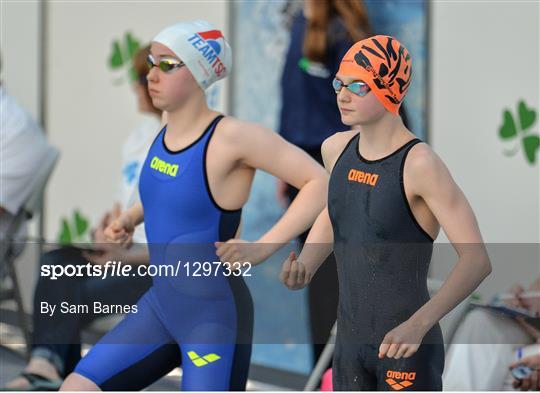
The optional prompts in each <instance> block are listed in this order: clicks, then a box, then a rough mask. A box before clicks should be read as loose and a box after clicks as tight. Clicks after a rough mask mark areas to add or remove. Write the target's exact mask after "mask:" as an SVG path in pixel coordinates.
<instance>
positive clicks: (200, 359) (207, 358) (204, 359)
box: [188, 351, 221, 367]
mask: <svg viewBox="0 0 540 393" xmlns="http://www.w3.org/2000/svg"><path fill="white" fill-rule="evenodd" d="M188 356H189V358H190V359H191V361H192V362H193V364H194V365H195V366H197V367H202V366H206V365H207V364H209V363H214V362H216V361H218V360H219V359H221V357H220V356H218V355H216V354H215V353H209V354H208V355H204V356H199V355H197V352H194V351H189V352H188Z"/></svg>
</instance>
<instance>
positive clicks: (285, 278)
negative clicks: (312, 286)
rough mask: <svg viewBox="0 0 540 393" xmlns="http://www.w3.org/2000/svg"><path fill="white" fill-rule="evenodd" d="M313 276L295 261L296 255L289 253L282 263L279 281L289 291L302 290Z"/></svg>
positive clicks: (300, 263) (301, 264)
mask: <svg viewBox="0 0 540 393" xmlns="http://www.w3.org/2000/svg"><path fill="white" fill-rule="evenodd" d="M312 277H313V274H312V273H311V272H310V271H309V270H308V269H306V266H305V265H304V264H303V263H302V262H300V261H298V259H296V254H295V253H294V252H291V253H290V254H289V257H288V258H287V259H286V260H285V262H283V267H282V268H281V273H280V275H279V280H280V281H281V282H282V283H283V284H284V285H285V286H286V287H287V288H289V289H290V290H292V291H296V290H298V289H302V288H304V287H305V286H306V285H308V284H309V283H310V282H311V279H312Z"/></svg>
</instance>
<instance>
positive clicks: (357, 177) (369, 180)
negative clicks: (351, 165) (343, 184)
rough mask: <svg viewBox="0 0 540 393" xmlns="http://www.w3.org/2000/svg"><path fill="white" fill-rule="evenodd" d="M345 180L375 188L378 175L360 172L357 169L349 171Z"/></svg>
mask: <svg viewBox="0 0 540 393" xmlns="http://www.w3.org/2000/svg"><path fill="white" fill-rule="evenodd" d="M347 178H348V179H349V181H352V182H357V183H364V184H368V185H370V186H373V187H375V185H376V184H377V180H379V175H377V174H375V173H367V172H362V171H359V170H358V169H351V170H350V171H349V176H348V177H347Z"/></svg>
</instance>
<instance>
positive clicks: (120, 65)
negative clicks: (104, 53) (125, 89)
mask: <svg viewBox="0 0 540 393" xmlns="http://www.w3.org/2000/svg"><path fill="white" fill-rule="evenodd" d="M140 46H141V44H140V41H139V40H138V39H136V38H135V37H133V35H132V34H131V33H130V32H129V31H128V32H127V33H125V35H124V40H123V41H122V42H121V41H120V40H114V41H113V43H112V51H111V54H110V55H109V60H108V65H109V67H110V68H111V69H112V70H119V69H125V68H127V72H128V77H129V81H130V82H134V81H135V80H137V73H136V72H135V69H134V68H133V55H134V54H135V53H136V52H137V50H139V48H140ZM123 81H124V78H123V77H122V76H120V77H118V78H116V79H115V80H114V81H113V83H114V84H115V85H118V84H120V83H122V82H123Z"/></svg>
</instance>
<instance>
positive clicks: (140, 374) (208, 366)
mask: <svg viewBox="0 0 540 393" xmlns="http://www.w3.org/2000/svg"><path fill="white" fill-rule="evenodd" d="M222 118H223V116H222V115H220V116H218V117H217V118H216V119H214V120H213V121H212V122H211V124H210V125H209V126H208V127H207V129H206V130H205V131H204V132H203V134H202V135H201V136H200V137H199V138H198V139H197V140H196V141H195V142H193V143H192V144H191V145H189V146H187V147H185V148H184V149H182V150H179V151H170V150H169V149H168V148H167V146H166V145H165V140H164V138H165V133H166V127H164V128H163V129H162V130H161V132H160V133H159V134H158V135H157V137H156V139H155V140H154V142H153V144H152V146H151V148H150V150H149V152H148V156H147V158H146V161H145V163H144V166H143V169H142V172H141V176H140V180H139V192H140V196H141V201H142V205H143V210H144V223H145V229H146V236H147V239H148V249H149V253H150V264H151V265H154V266H155V267H159V266H163V265H172V266H173V267H175V268H176V266H177V263H178V261H181V262H182V263H181V264H179V265H180V269H178V271H177V272H176V273H175V274H174V275H173V276H166V275H164V274H161V275H159V276H156V277H153V286H152V287H151V288H150V289H149V290H148V292H146V293H145V294H144V295H143V296H142V297H141V299H140V300H139V302H138V303H137V313H130V314H128V315H127V316H126V318H125V319H124V320H122V322H120V323H119V324H118V325H117V326H116V327H115V328H114V329H113V330H111V331H110V332H109V333H108V334H107V335H106V336H104V337H103V338H102V339H101V340H100V341H99V342H98V344H96V345H95V346H94V347H93V348H92V350H91V351H90V352H89V353H88V354H87V355H86V356H85V357H84V358H83V359H82V360H81V361H80V362H79V364H78V365H77V367H76V369H75V372H76V373H78V374H81V375H83V376H85V377H87V378H89V379H90V380H92V381H93V382H94V383H96V384H97V385H98V386H99V387H100V388H101V389H102V390H140V389H143V388H145V387H146V386H148V385H150V384H151V383H153V382H154V381H156V380H158V379H159V378H161V377H162V376H164V375H166V374H167V373H168V372H169V371H171V370H172V369H174V368H175V367H178V366H179V365H180V364H181V365H182V369H183V377H182V390H245V385H246V381H247V374H248V369H249V362H250V357H251V339H252V331H253V302H252V299H251V295H250V292H249V289H248V287H247V285H246V284H245V282H244V280H243V278H242V277H241V276H234V275H232V274H227V273H228V271H227V270H226V269H224V268H223V266H221V265H217V266H218V267H217V269H216V268H214V269H212V270H213V272H212V274H211V275H209V276H194V271H195V268H196V265H195V264H194V262H201V263H202V262H218V261H219V258H218V257H217V256H216V254H215V246H214V242H215V241H218V240H219V241H226V240H228V239H231V238H233V237H234V235H235V233H236V231H237V229H238V227H239V224H240V218H241V213H242V211H241V209H239V210H226V209H222V208H221V207H220V206H219V205H218V204H217V203H216V201H215V200H214V198H213V197H212V194H211V192H210V188H209V184H208V178H207V173H206V154H207V149H208V144H209V142H210V139H211V137H212V134H213V133H214V130H215V128H216V126H217V124H218V123H219V121H220V120H221V119H222ZM186 262H187V263H190V269H189V270H188V269H186V268H184V263H186ZM212 266H216V265H212Z"/></svg>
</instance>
